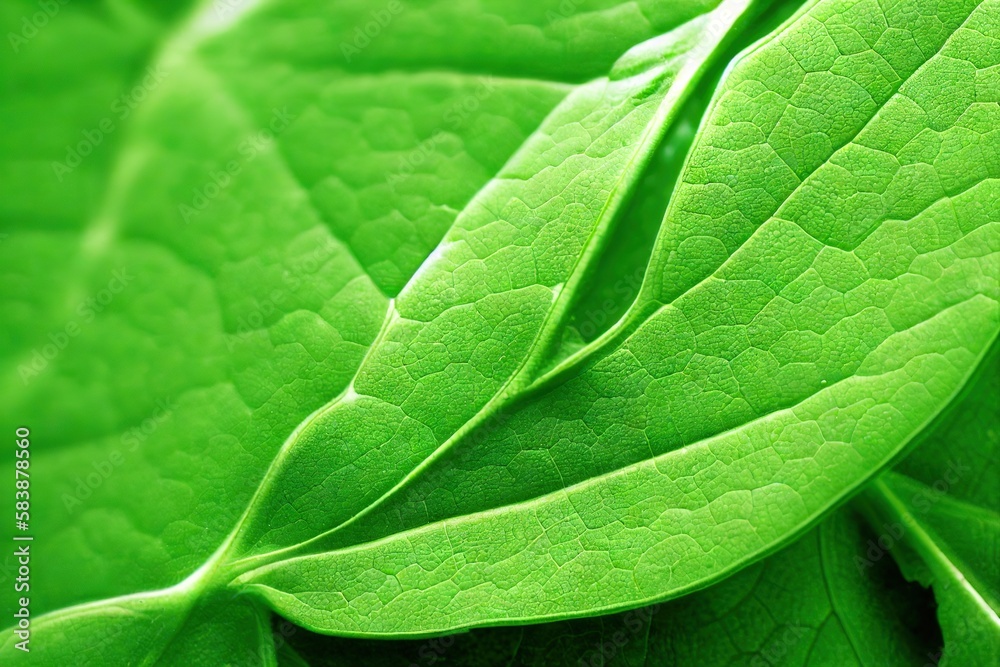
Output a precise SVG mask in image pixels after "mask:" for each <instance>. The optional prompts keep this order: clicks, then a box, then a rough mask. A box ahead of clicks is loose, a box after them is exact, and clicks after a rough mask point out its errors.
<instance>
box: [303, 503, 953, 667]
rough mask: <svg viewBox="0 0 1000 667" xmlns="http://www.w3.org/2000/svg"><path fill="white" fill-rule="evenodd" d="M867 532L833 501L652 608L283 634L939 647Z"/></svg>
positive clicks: (379, 657)
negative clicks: (721, 574)
mask: <svg viewBox="0 0 1000 667" xmlns="http://www.w3.org/2000/svg"><path fill="white" fill-rule="evenodd" d="M877 538H878V535H877V534H876V533H874V532H872V531H870V530H869V529H868V527H867V525H866V523H865V522H864V520H862V519H861V518H860V517H859V516H858V515H857V514H855V513H853V512H850V511H847V510H843V511H840V512H838V513H836V514H834V515H833V516H831V517H830V518H829V519H828V520H827V521H825V522H824V523H823V524H822V526H821V527H819V528H817V529H814V530H812V531H810V532H809V533H807V534H806V535H805V536H803V537H802V538H801V539H800V540H799V541H798V542H796V543H794V544H793V545H791V546H789V547H788V548H787V549H784V550H782V551H781V552H779V553H778V554H775V555H773V556H771V557H769V558H767V559H765V560H764V561H761V562H760V563H756V564H754V565H751V566H749V567H747V568H745V569H743V570H741V571H740V572H739V573H738V574H736V575H734V576H732V577H730V578H729V579H726V580H725V581H723V582H721V583H719V584H717V585H715V586H713V587H711V588H710V589H708V590H705V591H700V592H698V593H694V594H693V595H690V596H688V597H685V598H683V599H680V600H674V601H670V602H666V603H661V604H659V605H655V606H651V607H644V608H641V609H636V610H632V611H628V612H624V613H620V614H614V615H610V616H601V617H596V618H586V619H577V620H572V621H560V622H557V623H546V624H542V625H533V626H523V627H513V628H484V629H478V630H473V631H471V632H468V633H465V634H459V635H453V636H448V637H438V638H431V639H423V640H397V641H390V642H386V641H374V640H348V639H343V638H331V637H323V636H321V635H315V634H311V633H308V632H305V631H301V632H298V633H295V634H293V635H291V636H290V637H289V641H290V643H291V645H292V646H294V647H295V648H296V649H297V651H298V655H300V656H302V657H303V658H304V659H305V660H306V662H307V663H308V664H310V665H313V667H320V666H323V667H334V666H339V665H345V666H346V665H358V664H380V665H385V666H386V667H393V666H396V665H398V666H399V667H410V665H420V666H421V667H423V666H424V665H433V664H447V665H463V666H473V665H510V666H511V667H513V666H518V667H520V666H524V667H527V666H537V667H542V666H549V665H551V666H558V665H566V666H567V667H569V666H570V665H572V666H574V667H579V665H584V666H588V667H590V666H597V665H605V666H607V667H612V666H614V667H637V666H640V665H662V666H664V667H667V666H687V665H704V666H705V667H716V666H718V665H749V666H750V667H765V666H768V665H782V666H787V667H792V666H804V665H818V664H832V665H843V666H847V665H858V666H859V667H860V666H862V665H870V664H898V665H922V664H924V662H926V661H927V659H928V655H934V654H936V653H937V652H939V650H940V644H939V643H938V642H939V640H940V634H939V633H938V634H937V636H936V637H935V632H934V630H935V628H934V627H933V624H927V620H928V619H931V620H932V621H933V613H934V610H933V604H929V600H928V597H929V596H928V595H927V594H926V591H923V589H921V588H920V587H919V586H917V585H914V584H911V585H909V586H907V585H906V584H905V582H904V581H903V578H902V576H901V575H900V573H899V571H898V569H896V566H895V564H894V563H893V561H892V559H891V558H889V557H886V558H884V559H881V560H880V561H878V562H877V563H874V564H872V566H871V567H870V568H866V569H864V570H859V569H858V567H857V565H856V559H858V558H864V557H865V556H864V554H865V552H866V551H867V550H868V549H869V546H868V541H869V540H872V541H874V540H875V539H877Z"/></svg>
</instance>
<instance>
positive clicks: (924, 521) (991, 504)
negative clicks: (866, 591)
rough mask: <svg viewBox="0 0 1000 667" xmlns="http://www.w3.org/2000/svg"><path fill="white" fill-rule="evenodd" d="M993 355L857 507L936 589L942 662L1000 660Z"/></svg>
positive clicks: (999, 394) (998, 377)
mask: <svg viewBox="0 0 1000 667" xmlns="http://www.w3.org/2000/svg"><path fill="white" fill-rule="evenodd" d="M998 359H1000V357H998V355H997V352H996V351H994V353H993V358H992V359H991V360H990V361H989V363H987V364H985V367H984V369H983V371H982V375H981V377H980V378H979V379H978V380H977V381H976V382H975V383H973V384H972V385H971V386H970V387H969V390H968V396H967V398H966V399H965V401H964V402H963V403H962V406H961V408H960V409H959V410H956V411H954V412H953V413H952V414H950V415H948V419H947V421H946V422H945V424H943V425H942V427H941V428H939V429H937V430H936V431H935V432H934V434H933V435H932V436H931V437H930V438H928V440H927V442H926V443H925V444H922V445H921V446H920V448H919V449H917V451H916V452H914V453H913V455H911V456H909V457H907V459H906V460H905V461H904V462H903V463H902V464H901V465H900V466H898V467H897V468H896V469H894V470H893V471H892V472H890V473H887V474H886V475H883V476H882V478H880V479H879V480H878V481H877V482H876V483H875V484H874V485H873V486H872V487H871V488H870V489H868V490H866V491H865V493H864V495H863V496H862V500H863V501H864V502H865V503H866V504H867V505H868V509H869V512H870V514H871V515H872V516H873V518H874V522H875V523H876V524H877V523H878V522H880V521H881V522H883V523H891V524H892V525H894V526H896V527H897V530H898V532H899V533H900V534H901V535H898V536H895V537H897V538H899V537H901V541H902V545H901V546H900V547H899V548H898V549H897V550H896V551H894V552H893V553H894V555H896V556H897V558H898V560H899V561H900V564H901V566H902V568H903V572H904V573H905V574H906V575H907V577H908V578H910V579H912V580H915V581H919V582H920V583H921V584H923V585H925V586H930V587H932V588H933V590H934V595H935V597H936V598H937V601H938V619H939V620H940V624H941V628H942V631H943V632H944V640H945V649H944V652H943V654H942V655H941V659H940V662H939V663H938V664H941V665H952V666H954V665H981V664H990V663H992V662H996V660H997V659H998V657H1000V617H998V614H1000V559H998V558H997V552H998V545H1000V469H998V460H1000V459H998V457H1000V429H998V421H1000V363H998Z"/></svg>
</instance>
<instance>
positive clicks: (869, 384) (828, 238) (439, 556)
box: [239, 2, 1000, 636]
mask: <svg viewBox="0 0 1000 667" xmlns="http://www.w3.org/2000/svg"><path fill="white" fill-rule="evenodd" d="M904 9H905V8H904V7H903V6H902V5H899V6H896V7H895V8H892V9H888V10H886V11H885V12H883V11H882V8H881V7H880V6H879V5H877V4H876V3H874V2H872V3H840V2H820V3H818V4H816V5H814V6H812V7H811V8H809V9H808V10H807V11H806V12H805V13H803V14H802V15H801V16H800V17H799V18H798V19H797V20H795V21H794V22H793V23H792V24H791V25H790V26H788V27H787V28H786V29H784V30H783V31H781V32H780V33H779V34H777V35H776V36H774V37H773V38H770V39H767V40H765V41H764V42H762V43H761V44H759V45H758V46H757V47H756V48H755V49H753V50H752V51H750V52H749V53H747V54H746V55H745V56H743V57H742V58H741V59H740V60H739V62H738V63H737V64H736V65H735V66H734V67H733V68H732V71H731V72H730V74H729V75H728V77H727V78H726V80H725V81H724V83H723V84H722V88H721V90H720V92H719V93H718V94H717V97H716V100H715V102H714V103H713V105H712V107H711V108H710V110H709V113H708V115H707V117H706V119H705V121H704V122H703V124H702V127H701V130H700V132H699V136H698V138H697V140H696V142H695V145H694V147H693V149H692V151H691V154H690V156H689V157H688V160H687V164H686V166H685V169H684V172H683V174H682V177H681V183H680V184H679V185H678V186H677V188H676V192H675V194H674V197H673V199H672V201H671V204H670V207H669V208H668V209H667V213H666V217H665V221H664V225H663V228H662V231H661V235H660V239H659V240H658V242H657V247H656V248H655V249H654V252H653V257H652V259H651V262H650V268H649V271H648V273H647V278H646V282H645V285H644V287H643V289H642V291H641V293H640V296H639V299H638V300H637V302H636V304H635V305H634V306H633V308H632V309H631V310H630V312H629V314H628V315H626V317H625V318H623V320H622V321H621V322H620V323H619V324H618V325H616V326H615V327H612V329H610V330H609V331H608V332H607V333H606V334H605V335H603V336H602V337H601V338H599V339H598V340H597V341H596V342H595V343H594V344H592V345H590V346H588V347H586V348H584V349H582V350H581V351H580V352H578V353H577V354H575V355H573V356H571V357H569V358H568V359H567V360H566V361H564V362H562V363H561V364H560V366H558V367H557V368H556V369H555V370H553V371H552V372H551V373H549V374H548V375H546V376H545V377H543V378H541V379H540V380H539V381H537V382H536V383H535V384H534V385H533V386H531V387H529V388H528V390H527V391H526V393H525V394H524V395H522V396H520V397H518V399H519V400H517V401H515V402H514V404H512V405H511V406H510V407H509V408H508V409H506V410H496V411H491V412H490V413H489V414H488V415H486V416H485V417H483V416H480V417H478V420H479V421H478V422H476V423H474V426H475V427H476V428H475V429H473V430H472V431H471V432H470V433H468V435H466V433H464V432H460V435H462V436H463V440H456V439H455V438H452V439H451V440H449V441H446V442H445V445H444V446H443V447H442V448H440V449H439V450H438V451H437V452H435V454H434V455H433V456H432V457H431V458H430V459H429V460H426V461H422V462H420V463H419V467H418V468H416V469H415V473H419V474H415V473H411V474H410V475H409V477H408V478H406V479H404V480H402V482H401V483H397V485H396V487H394V488H393V489H391V490H390V491H389V492H388V493H384V494H383V496H382V497H380V498H379V499H378V500H377V502H376V503H374V504H372V505H368V506H366V507H364V509H363V511H361V512H360V513H354V514H352V515H350V516H345V517H343V518H341V516H342V515H339V514H338V512H337V511H334V510H329V511H327V512H326V515H328V516H332V517H334V519H333V520H332V521H330V530H329V532H328V533H327V534H325V535H321V538H320V539H319V540H316V539H315V538H314V539H313V540H312V541H310V542H306V543H305V544H304V545H301V546H299V547H291V548H290V549H286V550H284V551H278V552H273V553H272V554H270V555H267V554H264V555H259V556H256V557H255V558H254V559H251V561H250V562H251V563H253V562H260V561H263V560H274V559H276V558H278V557H286V556H294V557H293V558H291V559H287V560H276V561H275V562H273V563H271V564H269V565H266V566H264V567H261V568H260V569H257V570H255V571H253V572H250V573H248V574H245V575H243V576H242V577H241V579H240V580H239V581H240V582H242V583H243V584H246V585H249V586H251V587H252V588H253V589H254V590H256V591H257V592H258V593H259V594H260V595H261V596H262V597H263V598H264V599H266V600H267V601H268V602H269V604H271V605H273V606H274V608H276V609H277V610H279V611H280V612H281V613H282V614H284V615H286V616H287V617H289V618H291V619H292V620H294V621H296V622H298V623H301V624H303V625H305V626H307V627H310V628H313V629H318V630H320V631H323V632H330V633H338V634H377V635H385V636H396V635H416V634H425V633H426V634H429V633H435V632H441V631H443V630H446V629H448V628H456V627H465V626H472V625H480V624H497V623H503V624H508V623H518V622H523V621H528V620H532V621H537V620H542V619H555V618H559V617H564V616H571V615H578V614H581V613H595V612H600V611H610V610H614V609H619V608H626V607H630V606H636V605H638V604H641V603H644V602H652V601H655V600H659V599H664V598H666V597H673V596H677V595H680V594H683V593H686V592H688V591H691V590H693V589H696V588H700V587H703V586H705V585H706V584H708V583H710V582H712V581H714V580H716V579H719V578H721V577H722V576H725V575H726V574H728V573H730V572H732V571H735V570H737V569H739V568H741V567H743V566H744V565H746V564H747V562H748V561H749V560H752V559H753V558H755V557H758V556H760V555H763V554H766V553H768V552H770V551H773V550H774V549H776V548H778V547H779V546H781V545H782V544H784V543H786V542H787V541H788V540H789V539H790V538H791V537H792V536H794V535H795V534H796V533H797V532H799V531H801V530H802V529H804V528H805V527H806V526H808V525H809V524H810V523H812V522H813V521H815V520H816V519H817V518H819V517H820V516H821V515H822V514H823V513H825V512H826V511H828V510H829V509H830V508H831V507H832V506H833V505H834V504H836V503H838V502H840V501H841V500H842V499H843V498H845V497H846V496H847V495H848V494H850V493H851V492H852V491H853V490H855V489H856V488H858V487H859V486H860V485H861V484H862V483H863V482H864V481H866V480H867V479H869V478H870V477H871V476H872V475H873V474H874V473H875V472H876V471H878V470H879V469H880V468H881V467H883V466H885V465H886V464H888V463H889V462H890V461H892V460H893V458H895V457H896V456H897V454H898V453H899V452H900V451H901V450H902V449H903V447H904V446H905V445H906V444H907V443H908V442H909V441H910V440H911V439H912V438H913V437H914V436H915V435H917V434H918V433H920V431H921V430H922V429H923V427H924V425H925V424H927V423H928V422H929V421H931V420H932V419H933V418H934V416H935V415H936V414H937V413H938V412H939V411H940V410H941V409H942V408H943V407H944V406H946V405H947V404H948V403H949V402H950V401H951V399H952V397H953V396H954V395H955V394H956V393H957V392H958V391H959V390H960V389H961V387H962V386H963V385H964V383H965V381H966V379H967V378H968V377H969V376H970V375H971V374H972V373H973V371H974V370H975V368H976V367H977V365H978V363H979V360H980V359H981V357H982V356H983V355H984V354H985V351H986V350H987V349H988V347H989V345H990V344H991V342H992V341H993V340H994V339H995V337H996V335H997V330H998V324H1000V320H998V310H997V302H996V300H997V296H998V294H997V279H998V271H997V267H998V265H997V255H996V253H997V247H998V239H997V232H998V229H997V220H998V219H1000V209H998V208H997V202H998V201H1000V198H998V197H997V195H998V194H1000V191H998V187H1000V186H998V181H997V180H996V176H997V168H998V166H1000V162H998V161H997V147H998V142H997V135H996V129H995V128H996V127H997V123H996V120H997V119H998V118H1000V116H998V111H1000V109H998V107H997V105H996V103H995V102H994V101H992V100H991V99H990V98H989V95H988V93H986V92H985V91H984V89H983V88H982V87H981V86H980V85H979V83H977V82H978V81H979V80H980V74H979V72H981V71H983V70H984V68H989V67H993V66H995V65H996V63H995V62H994V61H995V58H994V59H993V60H990V59H989V58H986V57H984V56H982V55H981V53H982V52H981V50H979V49H977V48H976V45H978V44H980V42H981V41H982V40H983V39H991V38H992V39H995V38H996V36H997V35H998V29H1000V26H998V23H997V18H998V15H997V6H996V5H994V4H991V3H984V4H981V5H978V4H976V3H974V2H968V3H950V4H949V5H948V7H947V8H939V10H938V13H937V17H936V18H937V19H938V21H935V22H931V23H933V25H934V26H935V27H934V28H933V29H932V28H930V27H928V28H927V29H926V30H917V29H914V27H913V26H914V25H923V24H919V23H917V24H914V22H913V21H912V20H911V15H910V14H909V13H908V11H904ZM931 23H928V24H927V25H928V26H930V25H931ZM904 28H905V29H904ZM914 47H915V48H914ZM959 72H964V73H965V74H963V75H958V74H957V73H959ZM944 80H947V81H948V90H949V95H948V97H947V103H946V104H942V103H941V97H940V94H939V91H940V89H941V86H942V81H944ZM400 360H401V361H402V362H403V365H404V366H407V367H409V364H407V363H406V359H405V357H401V358H400ZM413 361H414V365H413V369H417V368H419V364H418V363H417V358H414V359H413ZM407 372H409V371H407ZM384 376H388V373H385V374H384ZM360 377H361V378H364V379H366V380H367V378H366V377H365V375H364V374H363V373H362V375H361V376H360ZM380 380H381V377H380ZM383 386H384V385H383ZM402 386H404V387H409V386H410V385H408V384H403V385H402ZM405 395H406V396H411V395H412V394H410V393H409V390H407V391H406V393H405ZM402 396H403V395H400V400H402ZM406 400H409V398H407V399H406ZM480 414H482V413H480ZM373 423H375V424H378V423H381V420H375V421H374V422H368V426H369V428H371V427H372V424H373ZM466 429H468V427H466ZM331 432H334V433H335V432H336V431H331ZM371 456H377V457H379V458H378V459H377V460H378V461H379V462H380V463H381V462H382V461H384V459H383V458H382V456H383V450H382V449H378V450H373V451H372V452H371ZM310 468H319V469H320V470H321V471H322V472H321V475H323V477H322V479H323V480H324V481H322V482H320V483H324V484H330V483H331V481H332V480H335V483H334V484H331V487H336V488H337V489H339V490H340V493H341V494H343V495H344V496H347V492H346V489H347V488H349V487H347V486H345V485H348V484H349V483H350V480H352V479H357V477H358V472H354V471H352V472H351V474H349V475H348V474H343V473H341V472H340V471H333V476H332V477H331V476H330V474H331V473H330V468H329V467H324V466H321V465H318V464H304V463H300V464H299V465H297V466H295V470H296V471H299V474H302V472H301V471H302V470H306V473H305V474H310V475H311V474H312V471H311V470H310ZM369 468H372V469H376V470H382V469H384V466H380V465H377V464H376V465H371V466H369ZM300 485H301V486H308V487H309V488H310V489H314V488H317V487H316V483H315V482H314V483H313V484H311V485H310V484H304V483H303V482H298V483H296V484H284V485H282V488H283V489H284V490H285V491H286V494H288V495H285V496H283V497H282V503H281V507H282V508H288V507H291V506H293V503H294V502H295V501H294V500H293V498H294V497H296V496H295V493H296V492H295V487H296V486H300ZM373 486H375V485H373V483H372V480H371V478H367V479H366V480H365V484H364V486H363V487H360V488H352V489H351V493H352V495H355V496H356V495H360V494H361V493H364V492H365V491H366V490H368V489H371V488H372V487H373ZM376 488H377V487H376ZM317 503H318V499H313V500H312V501H311V502H310V504H309V506H310V507H316V506H321V505H318V504H317ZM307 512H308V509H307V508H306V507H305V506H303V507H302V508H300V510H299V511H298V512H296V513H295V516H296V517H297V518H299V520H301V517H303V516H308V514H307ZM275 516H276V519H275V518H271V519H268V529H269V530H272V531H273V530H274V527H275V526H278V527H279V529H280V530H282V531H287V530H288V528H287V527H288V526H289V523H288V522H289V520H290V517H284V516H281V515H280V514H278V515H275ZM338 520H339V521H340V523H339V524H338V523H337V522H338ZM302 551H319V553H315V554H308V553H307V554H306V555H301V556H299V555H298V554H299V553H301V552H302Z"/></svg>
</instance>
